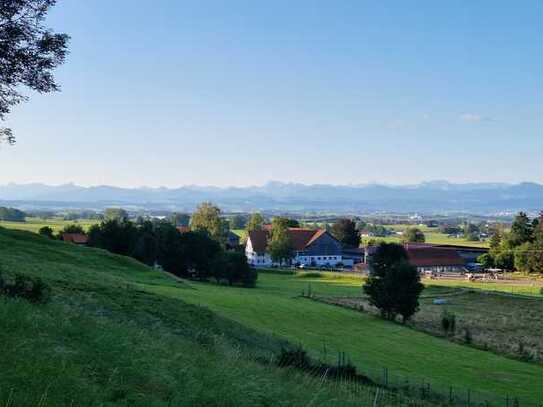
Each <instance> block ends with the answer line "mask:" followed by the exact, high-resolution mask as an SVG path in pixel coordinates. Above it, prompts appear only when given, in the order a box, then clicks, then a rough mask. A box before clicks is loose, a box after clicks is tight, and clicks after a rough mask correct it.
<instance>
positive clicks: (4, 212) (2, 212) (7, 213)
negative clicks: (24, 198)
mask: <svg viewBox="0 0 543 407" xmlns="http://www.w3.org/2000/svg"><path fill="white" fill-rule="evenodd" d="M25 219H26V213H24V212H23V211H21V210H19V209H15V208H6V207H4V206H2V207H0V220H4V221H9V222H24V221H25Z"/></svg>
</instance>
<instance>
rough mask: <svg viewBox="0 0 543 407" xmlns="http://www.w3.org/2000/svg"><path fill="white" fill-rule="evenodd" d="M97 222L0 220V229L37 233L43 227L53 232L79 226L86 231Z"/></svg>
mask: <svg viewBox="0 0 543 407" xmlns="http://www.w3.org/2000/svg"><path fill="white" fill-rule="evenodd" d="M97 222H98V221H97V220H91V219H79V220H75V221H72V220H64V219H61V218H48V219H42V218H31V217H30V218H26V221H25V222H8V221H3V220H0V227H3V228H6V229H14V230H25V231H28V232H34V233H38V231H39V230H40V229H41V228H42V227H43V226H49V227H50V228H52V229H53V230H54V231H55V232H58V231H60V230H62V229H63V228H64V227H65V226H67V225H72V224H76V225H80V226H81V227H82V228H83V229H85V230H87V229H88V228H89V227H91V226H92V225H94V224H95V223H97Z"/></svg>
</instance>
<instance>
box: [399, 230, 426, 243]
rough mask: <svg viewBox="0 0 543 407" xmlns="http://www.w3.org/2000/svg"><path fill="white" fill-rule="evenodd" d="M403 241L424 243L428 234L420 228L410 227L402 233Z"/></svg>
mask: <svg viewBox="0 0 543 407" xmlns="http://www.w3.org/2000/svg"><path fill="white" fill-rule="evenodd" d="M401 241H402V243H424V242H426V236H424V233H423V232H422V230H420V229H419V228H415V227H410V228H407V229H406V230H404V232H403V233H402V238H401Z"/></svg>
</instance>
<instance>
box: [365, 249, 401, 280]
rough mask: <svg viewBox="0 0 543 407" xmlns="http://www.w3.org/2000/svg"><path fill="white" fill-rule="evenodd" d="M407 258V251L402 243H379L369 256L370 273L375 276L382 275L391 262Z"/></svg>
mask: <svg viewBox="0 0 543 407" xmlns="http://www.w3.org/2000/svg"><path fill="white" fill-rule="evenodd" d="M407 260H408V257H407V252H406V250H405V248H404V247H403V246H402V245H399V244H395V243H381V244H380V245H379V247H378V249H377V250H376V252H375V253H374V254H373V256H372V257H371V261H370V268H371V273H372V274H374V275H377V276H383V275H385V273H386V271H387V270H388V269H389V268H390V266H391V265H392V264H394V263H398V262H400V261H407Z"/></svg>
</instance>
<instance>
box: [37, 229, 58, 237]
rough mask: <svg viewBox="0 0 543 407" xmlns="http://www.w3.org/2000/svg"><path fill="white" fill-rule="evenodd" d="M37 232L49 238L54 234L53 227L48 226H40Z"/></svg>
mask: <svg viewBox="0 0 543 407" xmlns="http://www.w3.org/2000/svg"><path fill="white" fill-rule="evenodd" d="M38 234H39V235H41V236H45V237H47V238H49V239H54V238H55V236H54V234H53V229H51V228H50V227H49V226H42V227H41V228H40V230H38Z"/></svg>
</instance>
